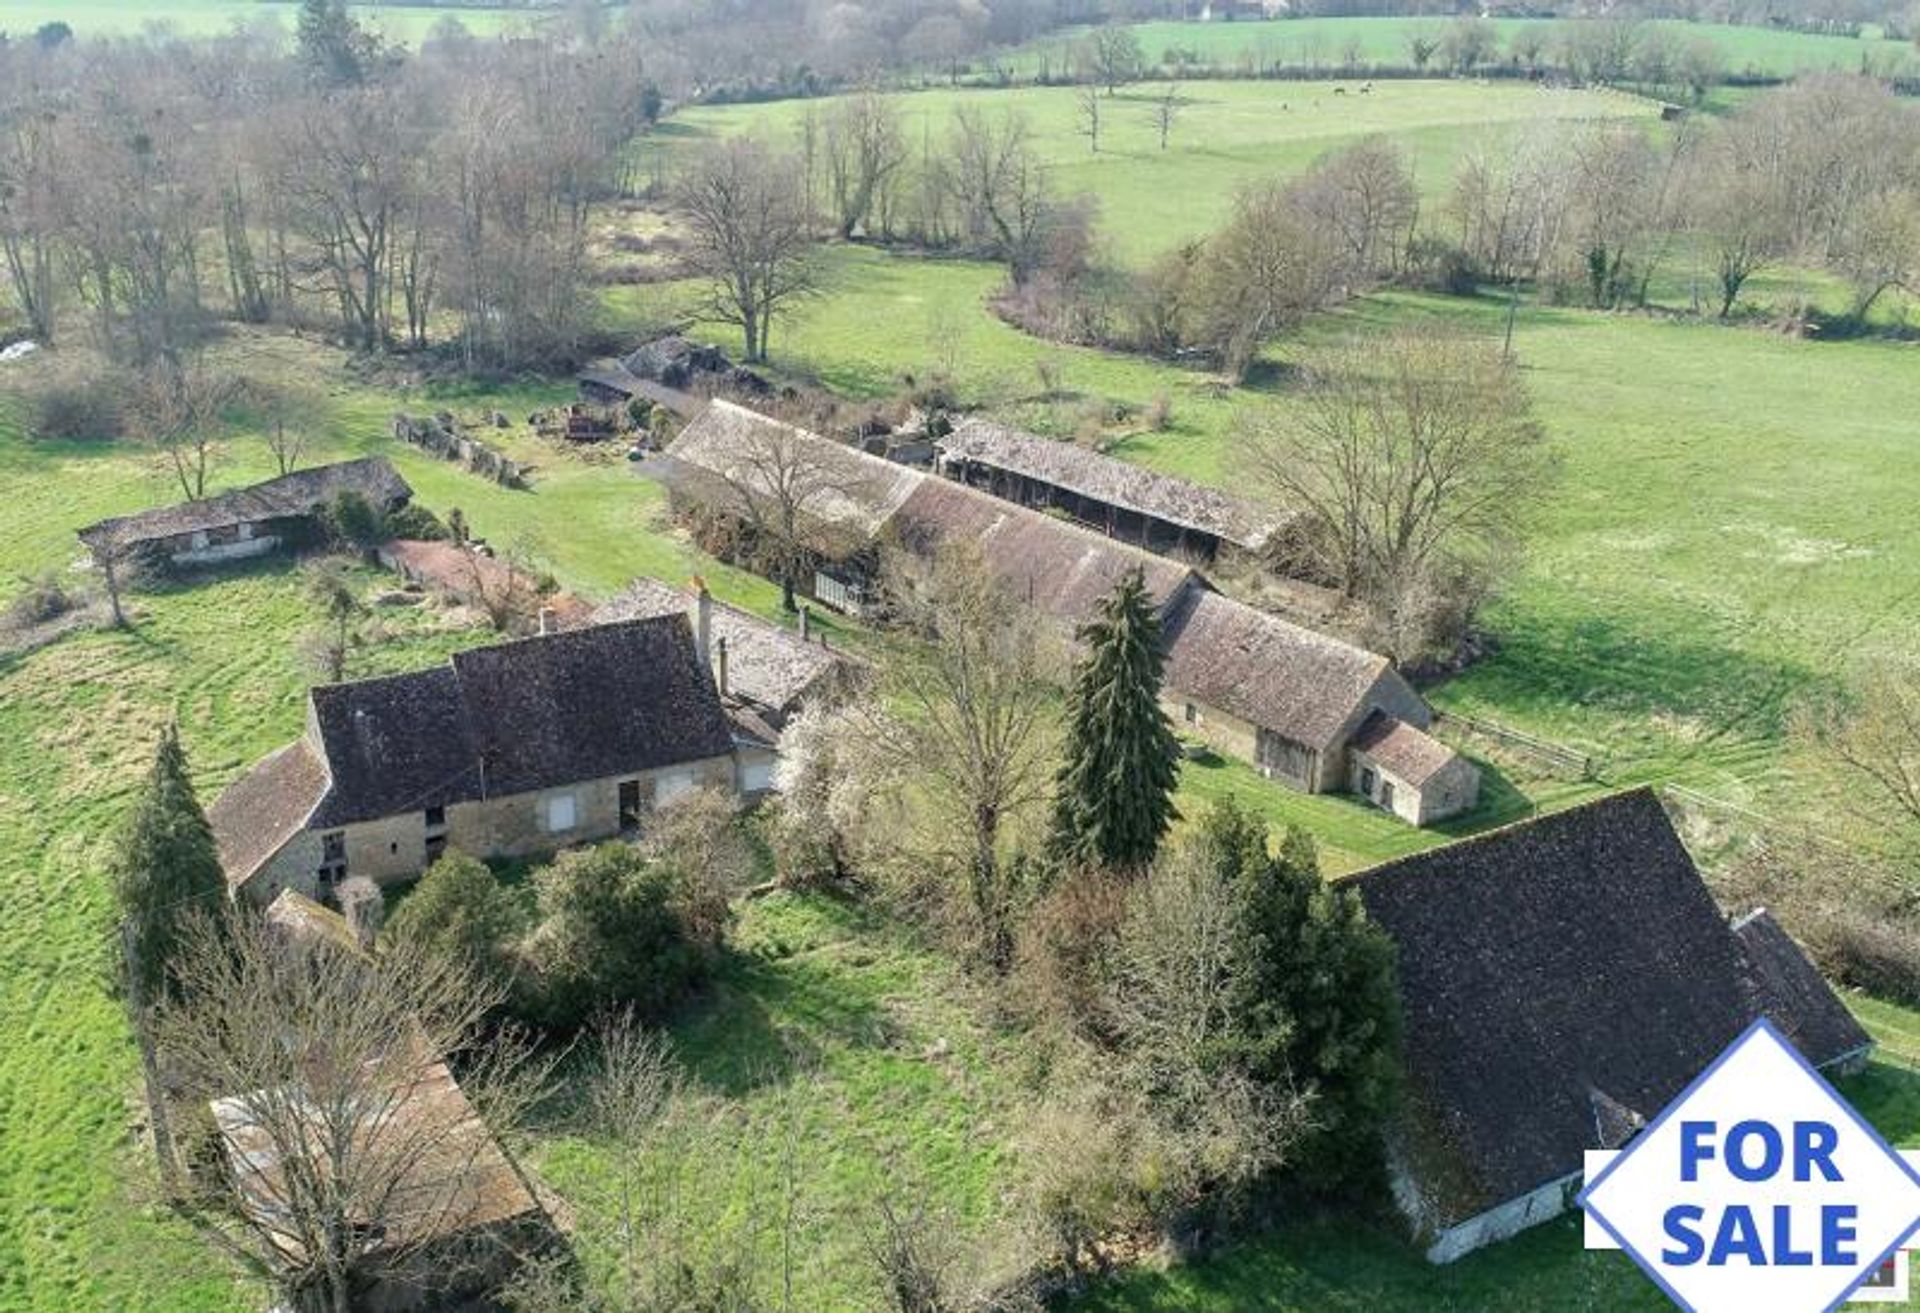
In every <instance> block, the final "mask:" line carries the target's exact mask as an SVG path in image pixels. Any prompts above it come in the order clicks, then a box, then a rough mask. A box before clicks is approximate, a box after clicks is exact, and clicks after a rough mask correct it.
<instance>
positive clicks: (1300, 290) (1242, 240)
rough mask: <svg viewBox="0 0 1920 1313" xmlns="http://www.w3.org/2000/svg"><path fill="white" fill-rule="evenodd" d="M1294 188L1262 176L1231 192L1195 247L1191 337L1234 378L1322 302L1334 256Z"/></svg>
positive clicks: (1331, 283)
mask: <svg viewBox="0 0 1920 1313" xmlns="http://www.w3.org/2000/svg"><path fill="white" fill-rule="evenodd" d="M1303 199H1304V198H1303V194H1302V191H1301V189H1300V188H1299V187H1297V186H1295V185H1292V184H1286V183H1280V182H1269V183H1265V184H1262V185H1259V186H1254V187H1247V188H1244V189H1242V190H1241V191H1240V193H1239V194H1238V195H1236V196H1235V197H1234V202H1233V214H1232V217H1231V218H1229V219H1228V220H1227V224H1226V226H1225V227H1224V228H1222V229H1221V230H1220V231H1219V232H1218V233H1216V234H1214V235H1213V236H1212V237H1210V238H1208V239H1207V242H1206V245H1205V246H1204V247H1203V248H1202V250H1201V253H1200V256H1199V259H1198V262H1197V265H1196V267H1195V270H1194V277H1193V279H1192V281H1191V284H1190V286H1189V301H1190V304H1191V311H1192V318H1193V321H1194V326H1195V337H1196V339H1197V340H1198V341H1199V342H1201V343H1202V344H1204V345H1205V346H1207V347H1208V348H1209V349H1211V350H1212V351H1213V352H1214V354H1215V355H1217V356H1218V357H1219V358H1220V360H1221V363H1222V364H1223V365H1224V366H1225V367H1226V369H1227V371H1228V372H1229V373H1231V374H1232V375H1234V377H1236V378H1238V377H1241V376H1243V375H1244V374H1245V373H1246V370H1247V368H1248V366H1250V365H1251V364H1252V363H1253V361H1254V358H1255V357H1256V356H1257V355H1258V354H1259V352H1260V348H1261V347H1262V346H1264V345H1265V344H1266V343H1267V342H1268V341H1269V340H1270V339H1272V338H1273V337H1275V336H1276V335H1278V334H1279V333H1282V332H1284V331H1286V330H1287V329H1290V328H1292V327H1294V326H1295V325H1297V324H1299V323H1300V322H1301V321H1302V320H1303V319H1305V318H1306V316H1307V315H1308V314H1310V313H1312V312H1313V311H1315V310H1318V309H1320V308H1322V307H1323V306H1325V305H1326V304H1327V303H1328V302H1329V300H1330V299H1331V298H1332V297H1333V295H1334V293H1335V290H1336V288H1337V286H1338V282H1339V276H1340V271H1341V269H1342V267H1343V266H1342V258H1341V253H1340V251H1339V248H1338V246H1337V245H1336V242H1337V238H1336V236H1335V234H1334V233H1332V232H1331V231H1329V230H1328V229H1327V228H1326V227H1325V226H1323V225H1322V224H1320V223H1319V222H1316V220H1315V218H1314V216H1313V215H1312V214H1310V213H1309V212H1308V210H1307V208H1306V207H1305V205H1304V204H1303Z"/></svg>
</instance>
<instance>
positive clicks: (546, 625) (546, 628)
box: [540, 606, 555, 638]
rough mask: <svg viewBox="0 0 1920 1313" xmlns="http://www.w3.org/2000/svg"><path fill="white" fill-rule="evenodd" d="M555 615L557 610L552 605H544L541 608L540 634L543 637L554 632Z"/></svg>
mask: <svg viewBox="0 0 1920 1313" xmlns="http://www.w3.org/2000/svg"><path fill="white" fill-rule="evenodd" d="M554 615H555V612H554V609H553V608H552V607H550V606H543V607H541V608H540V636H541V637H542V638H544V637H546V636H547V635H548V634H551V633H552V632H553V630H554V623H553V622H554Z"/></svg>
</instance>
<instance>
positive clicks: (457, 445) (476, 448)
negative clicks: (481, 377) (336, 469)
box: [393, 410, 527, 488]
mask: <svg viewBox="0 0 1920 1313" xmlns="http://www.w3.org/2000/svg"><path fill="white" fill-rule="evenodd" d="M393 436H394V437H396V438H398V439H400V441H402V442H404V443H406V444H407V445H408V446H411V447H418V448H420V450H422V451H426V452H431V453H432V454H433V455H435V456H438V457H440V459H442V460H452V461H459V462H460V463H461V464H462V465H464V466H465V467H466V468H467V469H468V470H470V471H471V472H472V473H474V474H478V475H480V476H481V477H482V478H487V479H492V480H493V481H494V482H495V483H498V484H500V485H501V486H502V487H506V488H524V487H526V486H527V481H526V472H525V469H524V468H523V467H522V466H521V465H520V464H519V463H518V462H516V461H513V460H510V459H508V458H507V456H505V455H504V454H502V453H501V452H499V451H497V450H495V449H494V448H492V447H489V446H488V445H487V444H486V443H484V442H482V441H480V440H479V439H478V438H473V437H469V436H467V435H466V434H465V433H462V432H461V431H460V425H459V422H458V421H457V420H455V419H454V417H453V413H452V412H451V411H445V410H443V411H440V412H439V413H438V414H436V415H433V416H431V417H429V418H422V419H415V418H414V417H413V416H411V415H408V414H405V413H402V414H398V415H395V416H394V417H393Z"/></svg>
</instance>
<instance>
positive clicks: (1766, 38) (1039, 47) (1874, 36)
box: [1003, 17, 1920, 78]
mask: <svg viewBox="0 0 1920 1313" xmlns="http://www.w3.org/2000/svg"><path fill="white" fill-rule="evenodd" d="M1450 21H1451V20H1449V19H1446V18H1406V17H1394V18H1365V17H1341V18H1292V19H1286V20H1284V21H1280V22H1233V23H1201V22H1154V23H1136V24H1133V25H1132V26H1133V31H1134V34H1135V36H1136V37H1137V38H1138V39H1139V42H1140V50H1141V53H1142V54H1143V55H1145V56H1146V58H1147V61H1148V63H1149V64H1156V65H1159V64H1173V63H1176V62H1179V61H1178V59H1177V58H1176V57H1177V56H1178V55H1181V54H1184V55H1186V56H1187V57H1188V60H1187V62H1192V63H1197V64H1201V65H1211V66H1213V67H1216V68H1225V69H1234V68H1236V67H1238V66H1240V65H1241V64H1242V62H1243V61H1248V60H1251V61H1252V62H1253V63H1255V64H1256V65H1258V64H1264V65H1268V66H1272V65H1274V64H1279V65H1282V66H1286V65H1296V66H1298V65H1317V66H1320V67H1328V66H1334V65H1346V64H1348V63H1354V64H1357V65H1360V66H1365V65H1368V64H1380V65H1393V66H1400V67H1405V66H1406V65H1408V64H1410V63H1411V62H1412V60H1411V58H1410V56H1409V55H1408V53H1407V46H1408V42H1409V40H1411V39H1412V38H1413V37H1414V36H1416V35H1418V36H1421V37H1425V38H1427V39H1429V40H1438V39H1440V37H1442V36H1443V35H1444V34H1445V32H1446V30H1447V24H1448V23H1449V22H1450ZM1491 21H1492V22H1493V25H1494V28H1495V30H1496V32H1497V33H1498V35H1499V38H1500V46H1501V49H1502V50H1503V51H1506V50H1511V49H1512V48H1513V42H1514V38H1515V37H1517V36H1518V35H1520V34H1521V33H1522V32H1525V31H1535V32H1544V33H1545V34H1546V36H1547V39H1548V40H1549V41H1551V40H1552V38H1553V36H1554V35H1555V32H1556V30H1557V29H1558V28H1559V27H1560V26H1561V20H1557V19H1544V18H1498V19H1493V20H1491ZM1650 26H1651V27H1652V29H1653V30H1655V31H1656V32H1658V33H1659V34H1660V35H1661V36H1662V37H1663V38H1665V39H1666V40H1667V42H1668V43H1669V44H1670V45H1671V46H1673V47H1674V48H1679V47H1680V46H1682V45H1683V44H1685V43H1688V42H1692V41H1696V40H1698V41H1706V42H1709V43H1711V44H1712V45H1713V46H1715V47H1716V48H1717V49H1718V50H1719V51H1720V55H1721V59H1722V62H1723V63H1724V66H1725V68H1726V71H1727V72H1728V73H1730V74H1733V75H1736V76H1742V77H1769V78H1772V77H1790V76H1792V75H1794V74H1796V73H1804V72H1819V71H1826V70H1829V69H1840V70H1858V69H1862V68H1873V69H1875V70H1876V71H1879V72H1881V73H1895V72H1900V71H1903V70H1906V69H1910V68H1912V67H1913V66H1914V65H1915V64H1916V63H1917V62H1920V60H1916V57H1915V54H1914V49H1913V46H1912V45H1911V44H1910V43H1908V42H1905V41H1900V40H1895V39H1891V38H1888V37H1887V36H1886V35H1885V34H1884V33H1882V32H1881V31H1880V29H1878V28H1875V27H1867V28H1865V29H1863V30H1862V32H1861V34H1860V35H1859V36H1839V35H1833V36H1829V35H1825V34H1821V33H1814V32H1792V31H1784V30H1780V29H1776V28H1765V27H1748V26H1741V25H1735V24H1729V23H1698V22H1684V21H1680V20H1673V19H1663V20H1658V21H1655V22H1653V23H1651V24H1650ZM1082 35H1083V33H1081V32H1075V31H1068V32H1064V33H1059V34H1055V35H1051V36H1047V37H1043V38H1040V39H1039V40H1037V41H1035V42H1033V43H1031V44H1030V45H1028V46H1025V47H1022V48H1021V49H1019V50H1017V51H1015V52H1013V53H1012V54H1011V55H1009V56H1008V57H1007V58H1006V59H1005V60H1004V61H1003V62H1004V63H1006V64H1007V65H1008V66H1009V67H1011V68H1012V69H1014V70H1015V71H1017V72H1019V73H1022V74H1024V75H1028V76H1031V75H1032V74H1033V73H1035V72H1037V71H1038V70H1039V69H1040V68H1041V66H1042V65H1043V64H1044V65H1046V66H1047V67H1049V68H1051V69H1052V70H1053V71H1054V72H1055V73H1056V74H1057V73H1058V72H1059V71H1060V70H1061V69H1063V68H1067V67H1070V66H1071V58H1072V47H1073V43H1074V42H1075V41H1077V40H1079V39H1080V37H1081V36H1082ZM1350 56H1351V58H1350Z"/></svg>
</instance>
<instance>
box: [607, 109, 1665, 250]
mask: <svg viewBox="0 0 1920 1313" xmlns="http://www.w3.org/2000/svg"><path fill="white" fill-rule="evenodd" d="M1161 85H1162V84H1157V83H1135V84H1132V85H1129V86H1126V87H1123V88H1121V89H1120V90H1119V91H1118V93H1117V94H1116V95H1114V96H1112V97H1110V98H1105V99H1103V100H1102V106H1103V117H1102V122H1101V130H1100V150H1099V151H1098V152H1097V153H1095V152H1094V151H1092V150H1090V149H1089V148H1088V141H1087V138H1086V137H1084V136H1082V135H1081V134H1080V128H1081V121H1080V118H1079V114H1078V111H1077V109H1076V106H1075V92H1074V90H1073V89H1072V88H1070V87H1023V88H1020V89H1018V90H1013V91H983V90H977V89H967V88H962V89H952V88H942V89H938V90H928V91H917V92H912V93H908V94H904V95H901V96H899V97H897V104H898V105H899V107H900V111H901V116H902V119H903V124H904V129H905V135H906V138H907V140H909V141H912V142H917V141H919V140H920V139H921V137H922V134H923V132H928V131H930V132H931V133H932V134H933V135H934V136H935V137H936V138H937V137H938V136H939V135H940V134H941V133H943V132H944V131H945V130H946V128H947V125H948V124H949V123H950V122H951V120H952V117H953V113H954V111H955V110H956V109H958V108H961V107H963V106H972V107H975V108H979V109H985V110H987V111H989V112H992V113H999V112H1001V111H1003V110H1005V111H1008V112H1015V113H1019V114H1020V115H1022V116H1023V117H1024V118H1025V119H1026V122H1027V125H1028V128H1029V129H1030V131H1031V133H1032V140H1033V143H1034V145H1035V148H1036V150H1037V151H1038V153H1039V155H1040V157H1041V158H1042V159H1043V160H1045V161H1046V163H1047V164H1048V166H1049V167H1050V168H1051V170H1052V174H1053V179H1054V183H1055V185H1056V187H1057V188H1058V190H1059V192H1060V193H1061V194H1063V195H1079V194H1082V193H1085V194H1089V195H1091V196H1093V197H1094V198H1096V199H1097V200H1098V202H1099V205H1100V229H1101V233H1102V235H1103V237H1104V239H1105V240H1106V241H1107V242H1108V243H1109V244H1110V245H1111V247H1112V248H1113V251H1114V252H1115V254H1116V256H1117V257H1118V258H1119V259H1121V260H1122V261H1123V262H1125V263H1128V264H1139V263H1143V262H1145V261H1146V260H1148V259H1151V258H1152V257H1153V256H1155V255H1158V254H1159V253H1161V252H1162V251H1166V250H1169V249H1171V248H1172V247H1174V246H1177V245H1178V244H1179V243H1180V242H1182V241H1186V240H1190V239H1192V238H1196V237H1200V236H1203V235H1204V234H1206V233H1207V232H1209V231H1211V230H1213V229H1214V228H1216V227H1218V226H1219V225H1220V222H1221V221H1222V219H1224V218H1225V216H1226V215H1227V213H1228V210H1229V207H1230V206H1231V205H1232V201H1233V193H1234V191H1235V189H1236V188H1238V187H1240V186H1242V185H1244V184H1246V183H1249V182H1254V181H1258V180H1263V179H1266V178H1270V177H1273V176H1275V175H1281V176H1286V175H1291V174H1295V173H1300V172H1303V171H1304V170H1305V169H1306V168H1307V166H1308V165H1309V164H1311V163H1312V162H1313V161H1314V160H1315V159H1316V158H1318V157H1319V156H1320V155H1322V154H1325V153H1326V152H1328V151H1332V150H1337V149H1339V148H1340V147H1342V146H1347V145H1351V144H1353V143H1354V142H1356V141H1359V140H1362V139H1364V138H1366V137H1371V136H1376V135H1386V136H1389V137H1391V138H1392V139H1393V140H1394V141H1395V142H1396V143H1398V144H1399V145H1400V146H1401V148H1402V149H1403V150H1404V151H1405V152H1406V154H1407V158H1408V162H1409V164H1410V165H1411V166H1412V168H1413V171H1414V176H1415V178H1416V180H1417V181H1418V182H1419V184H1420V186H1421V188H1422V191H1423V192H1424V193H1425V194H1426V195H1427V196H1429V197H1430V198H1437V197H1438V196H1440V195H1441V194H1443V193H1444V192H1445V190H1446V188H1447V187H1448V186H1449V185H1450V184H1451V182H1452V179H1453V173H1454V168H1455V166H1456V164H1457V163H1458V162H1459V159H1460V157H1461V156H1462V155H1463V154H1464V153H1465V152H1466V151H1467V150H1469V149H1471V148H1473V147H1475V146H1478V145H1485V146H1488V147H1497V146H1498V145H1499V144H1500V143H1501V142H1504V141H1509V140H1511V139H1512V138H1513V137H1514V136H1515V135H1516V134H1519V133H1522V132H1524V131H1526V130H1528V128H1529V127H1530V126H1531V125H1534V124H1538V123H1541V122H1545V121H1553V120H1563V119H1589V120H1591V119H1633V120H1652V119H1653V118H1654V117H1655V116H1656V115H1657V113H1658V108H1657V106H1655V105H1654V104H1653V102H1651V101H1648V100H1646V99H1644V98H1642V97H1638V96H1630V95H1626V94H1624V93H1622V92H1615V91H1608V90H1604V89H1601V90H1593V91H1584V90H1581V91H1576V90H1566V89H1551V88H1547V87H1541V86H1535V85H1532V84H1530V83H1520V82H1496V83H1491V84H1485V85H1482V84H1476V83H1474V82H1469V81H1446V80H1430V81H1419V82H1378V83H1375V84H1374V85H1373V88H1372V90H1371V91H1369V92H1367V93H1366V94H1364V95H1363V94H1361V92H1360V87H1361V85H1362V83H1360V82H1359V81H1357V80H1356V81H1349V82H1287V83H1271V82H1264V83H1263V82H1226V81H1222V82H1204V83H1192V84H1188V85H1186V86H1183V87H1182V88H1181V91H1180V94H1181V95H1182V96H1184V97H1185V98H1186V99H1187V100H1188V101H1189V104H1188V105H1187V107H1186V108H1185V109H1184V110H1182V111H1181V114H1180V117H1179V119H1178V121H1177V123H1176V125H1175V127H1174V130H1173V132H1172V134H1171V136H1170V138H1169V144H1168V148H1167V149H1166V150H1164V151H1163V150H1161V149H1160V145H1159V139H1158V134H1157V131H1156V129H1155V128H1154V126H1153V124H1152V123H1151V122H1150V120H1149V113H1150V110H1151V108H1152V105H1153V102H1154V100H1155V99H1156V97H1157V95H1158V93H1159V91H1160V89H1161ZM819 108H820V106H819V104H818V103H817V102H812V101H796V100H788V101H774V102H772V103H769V104H763V105H729V106H701V107H698V108H694V109H690V110H688V111H686V112H684V113H682V114H678V115H676V116H675V117H674V118H673V119H672V121H671V122H670V124H669V125H668V130H667V131H664V132H662V133H661V134H658V135H656V136H655V137H652V138H648V139H645V141H646V142H647V146H646V147H644V148H643V149H650V150H654V151H663V152H666V153H669V154H671V153H672V152H674V151H678V150H684V149H686V148H687V147H688V146H689V145H690V144H696V143H697V142H699V141H701V140H703V139H711V138H713V137H716V136H729V135H735V134H740V133H754V134H758V135H760V136H762V137H764V138H766V139H767V140H768V141H770V142H773V143H776V144H782V145H784V144H788V143H791V142H792V141H794V140H795V139H796V137H797V134H798V131H799V128H800V124H801V120H802V118H803V116H805V115H806V114H807V113H809V112H817V111H818V110H819Z"/></svg>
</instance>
